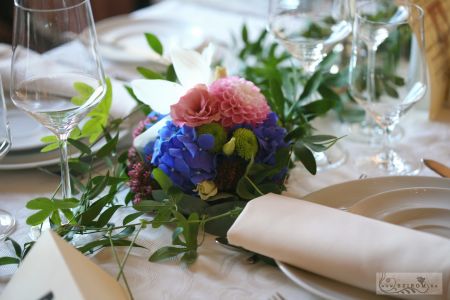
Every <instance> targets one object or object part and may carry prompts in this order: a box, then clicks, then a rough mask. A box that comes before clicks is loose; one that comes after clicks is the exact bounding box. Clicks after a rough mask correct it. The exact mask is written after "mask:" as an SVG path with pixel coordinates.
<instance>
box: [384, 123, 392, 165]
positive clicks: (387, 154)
mask: <svg viewBox="0 0 450 300" xmlns="http://www.w3.org/2000/svg"><path fill="white" fill-rule="evenodd" d="M391 133H392V127H391V126H383V145H382V153H383V156H384V159H385V161H386V165H387V166H388V167H389V166H392V165H393V164H394V161H393V159H394V157H393V155H392V154H393V153H392V145H391Z"/></svg>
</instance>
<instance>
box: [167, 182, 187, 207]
mask: <svg viewBox="0 0 450 300" xmlns="http://www.w3.org/2000/svg"><path fill="white" fill-rule="evenodd" d="M167 195H168V196H169V198H170V199H171V200H172V201H173V202H175V203H178V202H180V200H181V199H182V198H183V196H184V193H183V191H182V190H180V188H178V187H176V186H174V185H172V186H171V187H169V190H168V191H167Z"/></svg>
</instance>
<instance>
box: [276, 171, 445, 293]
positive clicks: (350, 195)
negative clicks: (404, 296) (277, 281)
mask: <svg viewBox="0 0 450 300" xmlns="http://www.w3.org/2000/svg"><path fill="white" fill-rule="evenodd" d="M405 188H441V189H450V179H446V178H438V177H424V176H389V177H376V178H368V179H362V180H354V181H348V182H344V183H341V184H336V185H332V186H329V187H326V188H324V189H321V190H319V191H316V192H313V193H311V194H309V195H307V196H306V197H304V199H305V200H307V201H311V202H314V203H318V204H322V205H326V206H329V207H334V208H349V207H351V206H353V205H355V204H356V203H357V202H359V201H360V200H362V199H365V198H368V197H371V196H375V195H377V194H380V193H385V192H388V191H394V190H398V189H405ZM385 196H386V195H385ZM377 197H382V196H378V195H377ZM402 198H403V197H402ZM375 199H376V198H375ZM370 201H374V200H370ZM449 202H450V199H449ZM355 206H356V205H355ZM404 220H405V219H404ZM409 221H411V220H410V219H409ZM277 264H278V266H279V268H280V270H281V271H282V272H283V273H284V274H285V275H286V276H287V277H288V278H290V279H291V280H292V281H293V282H295V283H296V284H298V285H299V286H301V287H303V288H304V289H305V290H307V291H309V292H311V293H312V294H315V295H318V296H320V297H321V298H324V299H333V300H335V299H342V300H344V299H345V300H356V299H358V300H359V299H367V300H371V299H386V296H383V297H382V296H378V295H375V294H374V293H371V292H368V291H365V290H363V289H359V288H356V287H353V286H350V285H347V284H343V283H340V282H338V281H335V280H332V279H328V278H326V277H322V276H319V275H316V274H314V273H311V272H308V271H305V270H302V269H299V268H296V267H293V266H291V265H289V264H286V263H283V262H280V261H277Z"/></svg>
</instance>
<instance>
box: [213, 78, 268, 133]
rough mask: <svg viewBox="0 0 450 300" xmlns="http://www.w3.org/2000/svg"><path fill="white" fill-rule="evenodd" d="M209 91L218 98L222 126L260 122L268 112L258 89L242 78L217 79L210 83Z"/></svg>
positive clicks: (264, 99) (264, 100)
mask: <svg viewBox="0 0 450 300" xmlns="http://www.w3.org/2000/svg"><path fill="white" fill-rule="evenodd" d="M209 91H210V93H211V94H212V95H214V96H215V97H216V98H217V99H218V100H219V103H220V104H219V107H220V113H221V123H222V125H223V126H224V127H232V126H234V125H237V124H243V123H247V124H251V125H257V124H261V123H263V122H264V120H265V119H266V118H267V115H268V114H269V112H270V107H269V105H268V104H267V101H266V98H265V97H264V95H263V94H261V92H260V89H259V88H258V87H257V86H255V85H254V84H253V82H251V81H247V80H245V79H243V78H239V77H225V78H221V79H218V80H216V81H215V82H213V83H212V84H211V86H210V88H209Z"/></svg>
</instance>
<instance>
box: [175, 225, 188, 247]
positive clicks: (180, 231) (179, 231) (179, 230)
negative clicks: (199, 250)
mask: <svg viewBox="0 0 450 300" xmlns="http://www.w3.org/2000/svg"><path fill="white" fill-rule="evenodd" d="M183 232H184V228H183V227H177V228H175V230H174V231H173V233H172V245H177V246H186V243H185V242H183V241H182V240H181V239H180V236H181V235H182V234H183Z"/></svg>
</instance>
